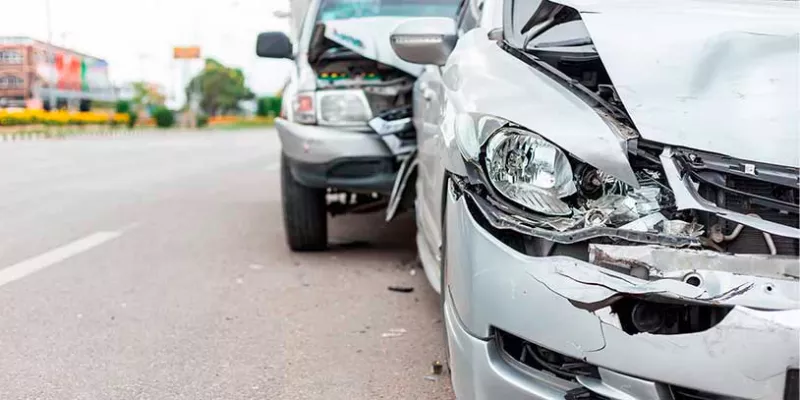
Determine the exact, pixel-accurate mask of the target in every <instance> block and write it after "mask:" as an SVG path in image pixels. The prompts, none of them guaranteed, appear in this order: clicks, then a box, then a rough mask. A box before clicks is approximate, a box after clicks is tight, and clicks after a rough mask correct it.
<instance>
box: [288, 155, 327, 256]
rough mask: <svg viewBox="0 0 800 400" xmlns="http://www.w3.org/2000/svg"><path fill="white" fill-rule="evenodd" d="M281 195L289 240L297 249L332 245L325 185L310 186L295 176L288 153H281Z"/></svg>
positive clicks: (322, 247)
mask: <svg viewBox="0 0 800 400" xmlns="http://www.w3.org/2000/svg"><path fill="white" fill-rule="evenodd" d="M281 197H282V202H283V226H284V229H285V230H286V242H287V244H288V245H289V248H290V249H292V250H293V251H321V250H325V249H326V248H327V247H328V213H327V203H326V200H325V189H315V188H309V187H305V186H303V185H301V184H300V183H299V182H297V181H295V180H294V177H292V172H291V171H290V168H289V163H288V160H287V158H286V155H282V157H281Z"/></svg>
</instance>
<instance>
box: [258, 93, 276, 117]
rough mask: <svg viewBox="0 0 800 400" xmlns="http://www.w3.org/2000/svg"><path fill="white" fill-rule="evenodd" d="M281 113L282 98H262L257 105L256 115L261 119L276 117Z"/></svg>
mask: <svg viewBox="0 0 800 400" xmlns="http://www.w3.org/2000/svg"><path fill="white" fill-rule="evenodd" d="M280 113H281V98H280V97H260V98H259V99H258V103H257V104H256V115H258V116H259V117H276V116H278V114H280Z"/></svg>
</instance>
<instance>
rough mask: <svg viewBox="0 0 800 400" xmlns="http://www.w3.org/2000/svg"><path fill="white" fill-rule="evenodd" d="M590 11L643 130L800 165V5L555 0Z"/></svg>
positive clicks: (587, 17)
mask: <svg viewBox="0 0 800 400" xmlns="http://www.w3.org/2000/svg"><path fill="white" fill-rule="evenodd" d="M554 2H556V3H560V4H564V5H567V6H569V7H572V8H574V9H576V10H577V11H579V12H580V14H581V19H582V20H583V22H584V24H585V25H586V28H587V30H588V31H589V34H590V36H591V37H592V40H593V42H594V45H595V47H596V49H597V51H598V53H599V55H600V58H601V59H602V60H603V64H604V65H605V67H606V70H607V71H608V73H609V75H610V77H611V80H612V81H613V83H614V86H615V88H616V90H617V92H618V94H619V96H620V99H621V100H622V103H623V104H624V105H625V108H626V109H627V110H628V112H629V114H630V116H631V118H632V120H633V122H634V124H635V125H636V128H637V129H638V131H639V134H640V135H641V137H642V138H645V139H648V140H652V141H657V142H661V143H665V144H671V145H677V146H682V147H689V148H694V149H698V150H706V151H710V152H714V153H720V154H725V155H729V156H732V157H736V158H740V159H744V160H752V161H760V162H764V163H770V164H777V165H783V166H792V167H797V166H800V150H798V149H800V105H799V104H798V103H799V102H800V100H798V99H799V98H800V96H799V95H798V76H800V34H799V32H800V24H798V23H797V21H800V8H799V7H797V3H796V2H793V1H774V0H758V1H754V0H677V1H676V0H669V1H666V0H650V1H640V0H636V1H633V0H602V1H600V0H554Z"/></svg>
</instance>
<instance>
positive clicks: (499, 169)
mask: <svg viewBox="0 0 800 400" xmlns="http://www.w3.org/2000/svg"><path fill="white" fill-rule="evenodd" d="M486 171H487V174H488V176H489V180H490V182H491V184H492V185H493V186H494V187H495V189H497V191H498V192H500V194H502V195H503V196H505V197H506V198H508V199H509V200H511V201H513V202H515V203H517V204H519V205H522V206H524V207H527V208H528V209H530V210H532V211H536V212H540V213H542V214H547V215H569V214H571V213H572V210H571V208H570V207H569V205H567V204H566V203H564V202H563V201H561V200H560V199H561V198H563V197H566V196H569V195H571V194H573V193H575V191H576V188H575V183H574V180H573V176H572V167H570V164H569V160H568V159H567V156H566V155H565V154H564V152H562V151H561V149H559V148H558V147H556V146H555V145H553V144H552V143H550V142H548V141H546V140H544V139H543V138H542V137H540V136H538V135H536V134H533V133H531V132H527V131H523V130H520V129H515V128H503V129H501V130H499V131H498V132H497V133H496V134H495V135H494V136H492V137H491V138H490V139H489V142H488V143H487V145H486Z"/></svg>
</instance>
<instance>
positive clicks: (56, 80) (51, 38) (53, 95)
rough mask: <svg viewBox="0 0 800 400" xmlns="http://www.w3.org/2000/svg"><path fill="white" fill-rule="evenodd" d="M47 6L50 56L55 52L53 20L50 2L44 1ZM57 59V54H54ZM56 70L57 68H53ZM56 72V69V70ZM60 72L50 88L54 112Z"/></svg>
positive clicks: (48, 58)
mask: <svg viewBox="0 0 800 400" xmlns="http://www.w3.org/2000/svg"><path fill="white" fill-rule="evenodd" d="M44 5H45V13H46V14H47V46H48V47H50V48H49V49H47V50H48V54H49V53H51V52H53V18H52V17H51V15H50V0H44ZM54 57H55V54H54ZM46 61H47V62H48V63H49V62H50V57H46ZM53 62H54V63H55V58H53ZM53 68H55V66H53ZM54 72H55V69H54ZM57 75H58V72H56V74H55V76H54V78H55V82H53V83H51V84H50V85H49V86H48V89H50V110H51V111H53V110H55V109H56V93H55V86H57V85H58V76H57Z"/></svg>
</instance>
